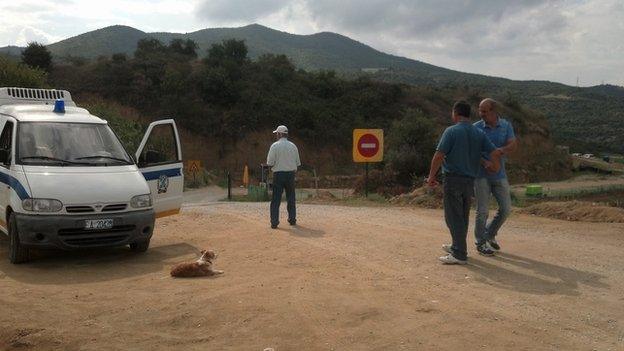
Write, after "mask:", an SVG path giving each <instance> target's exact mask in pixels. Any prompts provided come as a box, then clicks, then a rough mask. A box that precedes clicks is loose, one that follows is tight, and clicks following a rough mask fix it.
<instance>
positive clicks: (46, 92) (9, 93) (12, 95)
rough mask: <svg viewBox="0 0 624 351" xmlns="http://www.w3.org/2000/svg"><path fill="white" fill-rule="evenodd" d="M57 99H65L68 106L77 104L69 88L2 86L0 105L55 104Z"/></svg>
mask: <svg viewBox="0 0 624 351" xmlns="http://www.w3.org/2000/svg"><path fill="white" fill-rule="evenodd" d="M56 100H63V101H65V105H67V106H76V104H75V103H74V101H73V100H72V98H71V94H70V93H69V91H67V90H57V89H32V88H16V87H9V88H0V106H2V105H17V104H44V105H54V104H55V101H56Z"/></svg>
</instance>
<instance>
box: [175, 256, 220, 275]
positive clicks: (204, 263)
mask: <svg viewBox="0 0 624 351" xmlns="http://www.w3.org/2000/svg"><path fill="white" fill-rule="evenodd" d="M201 253H202V255H201V257H200V258H199V259H198V260H197V261H195V262H184V263H180V264H177V265H175V266H174V267H173V268H171V276H172V277H179V278H190V277H205V276H211V275H217V274H223V271H219V270H215V269H212V262H213V261H214V260H215V259H216V258H217V254H215V253H214V251H212V250H202V251H201Z"/></svg>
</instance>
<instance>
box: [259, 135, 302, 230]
mask: <svg viewBox="0 0 624 351" xmlns="http://www.w3.org/2000/svg"><path fill="white" fill-rule="evenodd" d="M273 134H275V138H276V139H277V141H276V142H274V143H273V145H271V148H270V149H269V154H268V155H267V164H268V165H269V166H271V167H272V170H273V197H272V198H271V228H273V229H275V228H277V225H278V224H279V208H280V202H281V201H282V192H283V191H284V190H286V201H287V204H288V205H287V207H286V208H287V209H288V223H289V224H290V225H295V224H297V209H296V207H295V172H296V171H297V167H299V166H301V161H300V160H299V150H298V149H297V146H296V145H295V144H293V143H292V142H290V141H288V128H286V126H278V127H277V129H275V130H274V131H273Z"/></svg>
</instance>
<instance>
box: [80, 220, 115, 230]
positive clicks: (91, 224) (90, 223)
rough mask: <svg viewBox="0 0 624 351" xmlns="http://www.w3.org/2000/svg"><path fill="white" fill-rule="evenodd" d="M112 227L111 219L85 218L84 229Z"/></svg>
mask: <svg viewBox="0 0 624 351" xmlns="http://www.w3.org/2000/svg"><path fill="white" fill-rule="evenodd" d="M112 227H113V220H112V219H87V220H86V221H85V229H111V228H112Z"/></svg>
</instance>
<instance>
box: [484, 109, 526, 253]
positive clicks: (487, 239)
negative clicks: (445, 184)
mask: <svg viewBox="0 0 624 351" xmlns="http://www.w3.org/2000/svg"><path fill="white" fill-rule="evenodd" d="M497 106H498V104H497V102H496V101H494V100H493V99H490V98H488V99H484V100H483V101H481V103H480V104H479V116H481V120H480V121H478V122H476V123H475V124H474V125H475V127H477V128H479V129H480V130H482V131H483V132H484V133H485V135H487V137H488V139H489V140H490V141H491V142H492V143H493V144H494V145H495V146H496V147H497V148H499V150H501V152H502V154H503V155H506V154H508V153H510V152H512V151H514V150H515V149H516V147H517V141H516V136H515V134H514V130H513V127H512V125H511V122H509V121H507V120H506V119H504V118H501V117H499V115H498V112H497ZM490 194H491V195H494V198H495V199H496V202H497V203H498V211H497V212H496V215H495V216H494V218H493V219H492V221H491V222H490V223H487V219H488V215H489V205H490ZM475 195H476V198H477V216H476V221H475V244H476V245H477V251H479V253H480V254H482V255H485V256H492V255H493V254H494V251H498V250H500V245H499V243H498V241H497V240H496V235H497V234H498V230H499V229H500V228H501V226H502V225H503V223H505V220H506V219H507V217H508V216H509V213H510V212H511V194H510V188H509V182H508V181H507V173H506V172H505V159H504V158H503V159H502V160H501V165H500V169H499V170H498V171H495V170H493V169H492V168H491V162H490V161H489V157H488V155H487V154H483V155H482V160H481V170H480V171H479V176H478V177H477V179H475Z"/></svg>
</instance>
